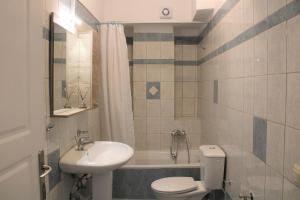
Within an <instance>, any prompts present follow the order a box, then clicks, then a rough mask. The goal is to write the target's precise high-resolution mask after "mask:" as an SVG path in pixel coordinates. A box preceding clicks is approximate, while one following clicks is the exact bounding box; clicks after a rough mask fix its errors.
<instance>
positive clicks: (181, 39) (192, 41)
mask: <svg viewBox="0 0 300 200" xmlns="http://www.w3.org/2000/svg"><path fill="white" fill-rule="evenodd" d="M199 42H200V37H199V36H195V37H185V36H175V45H197V44H199Z"/></svg>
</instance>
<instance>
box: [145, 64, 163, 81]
mask: <svg viewBox="0 0 300 200" xmlns="http://www.w3.org/2000/svg"><path fill="white" fill-rule="evenodd" d="M160 68H161V66H160V65H147V81H160V80H161V76H160Z"/></svg>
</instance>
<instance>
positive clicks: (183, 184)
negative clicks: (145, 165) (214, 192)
mask: <svg viewBox="0 0 300 200" xmlns="http://www.w3.org/2000/svg"><path fill="white" fill-rule="evenodd" d="M151 188H152V189H153V190H154V191H156V192H158V193H165V194H181V193H187V192H191V191H194V190H196V189H197V188H198V184H197V182H196V181H194V179H193V178H192V177H168V178H162V179H159V180H156V181H154V182H153V183H152V184H151Z"/></svg>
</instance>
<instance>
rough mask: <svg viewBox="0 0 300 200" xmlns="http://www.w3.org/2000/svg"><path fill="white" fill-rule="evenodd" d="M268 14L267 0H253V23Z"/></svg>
mask: <svg viewBox="0 0 300 200" xmlns="http://www.w3.org/2000/svg"><path fill="white" fill-rule="evenodd" d="M267 15H268V0H254V24H256V23H257V22H259V21H261V20H262V19H264V18H265V17H266V16H267Z"/></svg>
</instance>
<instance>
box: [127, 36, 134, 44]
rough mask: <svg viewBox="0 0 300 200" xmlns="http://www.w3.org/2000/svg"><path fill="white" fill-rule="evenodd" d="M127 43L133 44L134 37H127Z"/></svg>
mask: <svg viewBox="0 0 300 200" xmlns="http://www.w3.org/2000/svg"><path fill="white" fill-rule="evenodd" d="M126 44H127V45H133V37H126Z"/></svg>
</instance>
